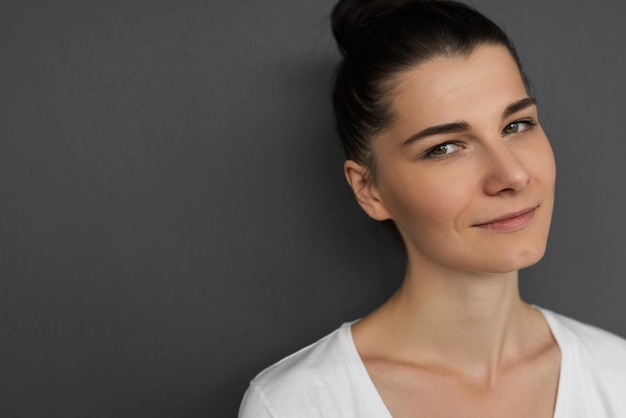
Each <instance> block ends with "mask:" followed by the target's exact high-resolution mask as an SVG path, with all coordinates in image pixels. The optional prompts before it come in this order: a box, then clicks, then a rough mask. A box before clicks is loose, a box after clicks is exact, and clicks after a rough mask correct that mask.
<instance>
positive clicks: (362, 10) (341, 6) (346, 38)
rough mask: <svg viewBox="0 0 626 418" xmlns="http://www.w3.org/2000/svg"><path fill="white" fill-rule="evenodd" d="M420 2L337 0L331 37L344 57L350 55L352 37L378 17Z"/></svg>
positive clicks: (404, 0)
mask: <svg viewBox="0 0 626 418" xmlns="http://www.w3.org/2000/svg"><path fill="white" fill-rule="evenodd" d="M420 2H421V1H420V0H339V2H338V3H337V4H336V5H335V7H334V8H333V10H332V13H331V26H332V30H333V35H334V36H335V40H336V42H337V46H338V47H339V51H340V52H341V54H342V55H343V56H344V57H347V56H349V55H350V53H349V52H350V49H351V46H352V43H353V41H355V40H357V39H358V37H355V36H354V35H355V34H356V33H358V32H359V31H360V30H362V29H364V28H367V27H368V26H369V25H370V24H371V23H372V22H374V21H375V20H376V19H378V18H379V17H381V16H383V15H386V14H388V13H390V12H393V11H394V10H397V9H398V8H400V7H402V6H404V5H406V4H408V3H420Z"/></svg>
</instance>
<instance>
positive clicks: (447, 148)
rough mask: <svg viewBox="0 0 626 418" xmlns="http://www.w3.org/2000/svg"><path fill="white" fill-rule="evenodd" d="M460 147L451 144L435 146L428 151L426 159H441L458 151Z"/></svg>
mask: <svg viewBox="0 0 626 418" xmlns="http://www.w3.org/2000/svg"><path fill="white" fill-rule="evenodd" d="M459 148H460V146H459V145H457V144H453V143H451V142H448V143H445V144H440V145H437V146H436V147H434V148H432V149H431V150H430V151H428V154H427V157H429V158H441V157H446V156H448V155H450V154H453V153H455V152H457V151H458V150H459Z"/></svg>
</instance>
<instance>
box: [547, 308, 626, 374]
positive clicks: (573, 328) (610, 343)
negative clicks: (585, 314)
mask: <svg viewBox="0 0 626 418" xmlns="http://www.w3.org/2000/svg"><path fill="white" fill-rule="evenodd" d="M542 312H543V314H544V316H545V317H546V320H547V321H548V323H549V325H550V328H551V329H552V333H553V335H554V336H555V338H556V340H557V342H558V344H559V346H560V347H561V351H562V352H564V354H565V353H566V354H567V355H568V356H571V358H572V361H575V363H576V366H577V368H579V369H580V370H585V371H586V374H589V375H594V376H598V377H600V376H601V377H602V378H603V379H604V380H606V381H607V382H609V381H611V382H615V381H619V382H622V383H623V384H624V385H626V340H625V339H624V338H622V337H620V336H618V335H615V334H613V333H611V332H609V331H606V330H603V329H601V328H598V327H596V326H593V325H589V324H585V323H583V322H580V321H578V320H575V319H572V318H569V317H566V316H564V315H560V314H557V313H554V312H551V311H548V310H545V309H542Z"/></svg>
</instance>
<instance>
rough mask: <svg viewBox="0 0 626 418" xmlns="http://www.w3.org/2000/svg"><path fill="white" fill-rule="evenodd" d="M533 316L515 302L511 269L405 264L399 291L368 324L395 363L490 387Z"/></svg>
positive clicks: (517, 352)
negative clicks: (445, 269)
mask: <svg viewBox="0 0 626 418" xmlns="http://www.w3.org/2000/svg"><path fill="white" fill-rule="evenodd" d="M537 314H538V313H537V312H536V311H535V310H534V309H532V308H530V307H529V306H528V305H526V304H525V303H524V302H522V300H521V299H520V296H519V291H518V274H517V272H516V271H515V272H511V273H505V274H485V275H479V274H470V273H464V274H460V273H458V272H457V273H456V274H441V272H439V274H435V273H434V272H432V271H430V272H427V271H424V269H415V268H411V267H410V266H409V269H408V271H407V275H406V277H405V281H404V283H403V285H402V287H401V288H400V289H399V290H398V291H397V292H396V294H395V295H394V296H393V297H392V298H391V299H390V300H389V301H388V302H387V303H386V304H385V305H383V306H382V307H381V308H380V309H379V310H378V311H376V312H375V313H373V314H372V315H371V321H373V323H374V324H375V328H378V329H379V330H380V332H384V333H385V334H386V336H385V337H384V338H382V335H379V337H380V338H381V339H380V340H381V341H384V342H383V343H382V344H387V345H388V346H387V347H386V349H387V350H389V349H391V351H392V352H393V353H394V356H397V358H396V360H398V361H402V362H409V363H412V362H413V363H417V364H424V363H426V364H430V365H432V366H435V367H438V368H442V367H443V368H444V369H447V370H452V371H456V372H461V373H462V374H464V375H467V376H468V377H469V378H472V379H478V380H480V381H483V382H485V383H493V381H494V380H495V379H496V375H497V372H498V370H500V369H501V368H502V367H506V364H508V363H512V362H514V361H515V360H516V359H517V358H518V357H519V356H520V355H521V351H523V349H524V345H525V344H526V341H527V338H526V337H527V336H528V334H529V332H530V328H531V323H532V322H533V321H534V323H535V324H536V323H537ZM368 320H370V317H368V318H366V319H365V320H364V323H365V321H368ZM376 325H377V326H376ZM383 349H384V348H383ZM387 352H389V351H387Z"/></svg>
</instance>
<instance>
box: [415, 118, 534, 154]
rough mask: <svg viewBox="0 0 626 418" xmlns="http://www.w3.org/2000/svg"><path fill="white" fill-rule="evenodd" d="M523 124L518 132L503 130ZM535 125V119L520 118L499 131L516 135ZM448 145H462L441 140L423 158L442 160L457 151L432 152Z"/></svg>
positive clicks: (503, 134)
mask: <svg viewBox="0 0 626 418" xmlns="http://www.w3.org/2000/svg"><path fill="white" fill-rule="evenodd" d="M523 124H525V125H528V126H527V127H526V129H523V130H521V131H518V132H512V133H510V134H507V133H505V132H504V131H505V130H506V129H507V128H510V127H512V126H513V125H523ZM535 126H537V122H535V121H534V120H532V119H520V120H516V121H514V122H511V123H509V124H508V125H506V126H505V127H504V129H502V133H501V135H502V136H503V137H504V136H506V135H517V134H522V133H525V132H528V131H530V130H532V129H533V128H534V127H535ZM450 145H454V146H456V147H459V148H461V147H462V145H461V144H459V143H456V142H454V141H450V142H443V143H441V144H438V145H435V146H434V147H432V148H431V149H429V150H428V151H426V153H425V154H424V158H425V159H429V160H442V159H444V158H448V157H450V156H451V155H453V154H455V153H456V152H458V151H455V152H452V153H451V154H444V155H435V154H434V152H435V151H437V150H438V149H441V148H443V147H448V146H450Z"/></svg>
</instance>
